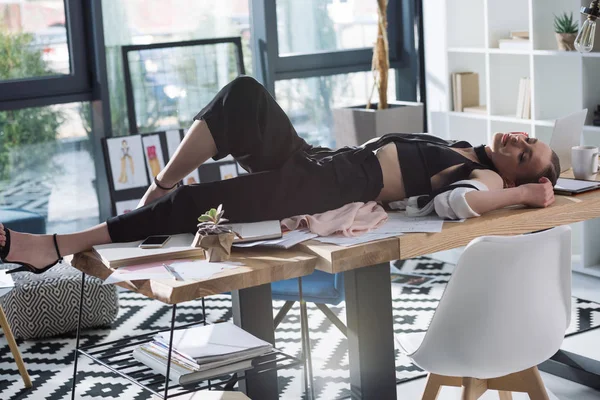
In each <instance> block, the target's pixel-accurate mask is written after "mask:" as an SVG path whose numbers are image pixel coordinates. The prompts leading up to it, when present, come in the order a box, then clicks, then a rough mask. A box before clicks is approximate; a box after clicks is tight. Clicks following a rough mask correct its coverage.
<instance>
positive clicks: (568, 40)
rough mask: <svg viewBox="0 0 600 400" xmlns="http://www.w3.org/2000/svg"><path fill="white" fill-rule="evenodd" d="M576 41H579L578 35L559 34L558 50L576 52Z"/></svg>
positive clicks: (557, 40)
mask: <svg viewBox="0 0 600 400" xmlns="http://www.w3.org/2000/svg"><path fill="white" fill-rule="evenodd" d="M575 39H577V34H576V33H557V34H556V43H558V49H559V50H561V51H575Z"/></svg>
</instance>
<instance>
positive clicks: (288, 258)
mask: <svg viewBox="0 0 600 400" xmlns="http://www.w3.org/2000/svg"><path fill="white" fill-rule="evenodd" d="M230 260H231V261H238V262H241V263H243V264H244V265H243V266H240V267H238V268H234V269H226V270H224V271H223V272H220V273H218V274H216V275H213V276H211V277H210V278H208V279H197V280H186V281H176V280H174V279H159V280H150V279H145V280H136V281H131V282H130V281H125V282H119V283H117V285H119V286H121V287H124V288H126V289H130V290H133V291H135V292H138V293H141V294H143V295H144V296H147V297H150V298H152V299H156V300H160V301H162V302H163V303H166V304H178V303H183V302H185V301H190V300H195V299H198V298H201V297H205V296H210V295H213V294H219V293H225V292H230V291H234V290H240V289H246V288H251V287H255V286H259V285H264V284H270V283H272V282H277V281H281V280H285V279H291V278H298V277H301V276H306V275H310V274H312V272H313V271H314V268H315V264H316V257H314V256H311V255H308V254H306V253H303V252H299V251H286V250H267V251H264V250H263V251H260V252H257V251H253V250H244V251H237V250H236V251H235V253H233V254H232V257H231V259H230ZM71 265H73V266H74V267H75V268H77V269H78V270H80V271H82V272H85V273H86V274H88V275H91V276H95V277H97V278H100V279H102V280H104V279H106V278H107V277H108V276H109V275H110V274H111V273H112V272H113V270H112V269H111V268H109V267H107V266H106V265H104V264H103V263H102V261H101V260H100V258H99V257H98V256H97V255H96V254H95V253H93V252H91V251H88V252H83V253H79V254H75V255H74V256H73V261H72V262H71Z"/></svg>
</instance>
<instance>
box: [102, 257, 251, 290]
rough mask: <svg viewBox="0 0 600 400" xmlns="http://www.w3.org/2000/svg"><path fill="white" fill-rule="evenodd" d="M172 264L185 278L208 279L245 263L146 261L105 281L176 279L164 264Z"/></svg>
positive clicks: (129, 267) (107, 282) (117, 272)
mask: <svg viewBox="0 0 600 400" xmlns="http://www.w3.org/2000/svg"><path fill="white" fill-rule="evenodd" d="M163 263H164V264H167V265H170V266H171V267H172V268H173V269H174V270H175V272H176V273H177V274H178V275H179V276H180V277H181V278H183V279H184V280H187V279H206V278H210V277H211V276H213V275H214V274H217V273H219V272H221V271H223V270H224V269H226V268H237V267H239V266H242V265H244V264H242V263H239V262H234V261H227V262H220V263H214V262H208V261H206V260H170V261H159V262H153V263H146V264H140V265H131V266H128V267H121V268H119V269H117V270H116V271H115V272H113V273H112V274H111V275H110V276H109V277H108V278H106V280H105V281H104V284H105V285H108V284H114V283H118V282H124V281H135V280H142V279H152V280H157V279H175V278H174V277H173V275H171V274H170V273H169V271H167V269H166V268H165V267H164V266H163Z"/></svg>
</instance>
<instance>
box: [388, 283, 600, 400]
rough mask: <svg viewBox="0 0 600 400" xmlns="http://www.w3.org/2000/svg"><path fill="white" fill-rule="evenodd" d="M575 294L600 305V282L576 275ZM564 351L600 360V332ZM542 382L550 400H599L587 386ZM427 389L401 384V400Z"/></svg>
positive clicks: (521, 399)
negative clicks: (548, 392)
mask: <svg viewBox="0 0 600 400" xmlns="http://www.w3.org/2000/svg"><path fill="white" fill-rule="evenodd" d="M573 295H574V296H577V297H580V298H582V299H586V300H592V301H597V302H600V279H598V278H593V277H590V276H585V275H581V274H573ZM562 348H563V349H564V350H567V351H570V352H573V353H577V354H581V355H585V356H586V357H589V358H593V359H595V360H600V329H597V330H594V331H590V332H585V333H582V334H579V335H576V336H573V337H570V338H567V339H565V341H564V343H563V347H562ZM542 379H543V380H544V383H545V384H546V388H547V389H548V390H549V391H550V392H551V394H550V399H559V400H599V399H600V392H599V391H596V390H593V389H590V388H588V387H585V386H582V385H579V384H576V383H573V382H569V381H567V380H565V379H562V378H558V377H556V376H553V375H549V374H546V373H544V372H542ZM424 387H425V379H418V380H415V381H412V382H408V383H404V384H401V385H398V399H402V400H418V399H420V398H421V394H422V393H423V389H424ZM460 398H461V390H460V389H459V388H450V387H447V388H444V389H442V390H441V392H440V395H439V396H438V398H437V400H459V399H460ZM480 399H481V400H498V392H495V391H489V392H487V393H485V395H483V396H482V397H480ZM513 399H514V400H525V399H529V396H527V395H526V394H521V393H515V394H513Z"/></svg>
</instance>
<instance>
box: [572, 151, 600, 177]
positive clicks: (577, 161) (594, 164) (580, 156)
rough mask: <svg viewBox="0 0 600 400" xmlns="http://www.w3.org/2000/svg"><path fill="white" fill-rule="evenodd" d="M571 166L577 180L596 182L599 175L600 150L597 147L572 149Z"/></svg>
mask: <svg viewBox="0 0 600 400" xmlns="http://www.w3.org/2000/svg"><path fill="white" fill-rule="evenodd" d="M571 165H572V166H573V175H574V176H575V179H582V180H586V181H593V180H596V176H595V175H596V174H597V173H598V148H597V147H595V146H575V147H573V148H571Z"/></svg>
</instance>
